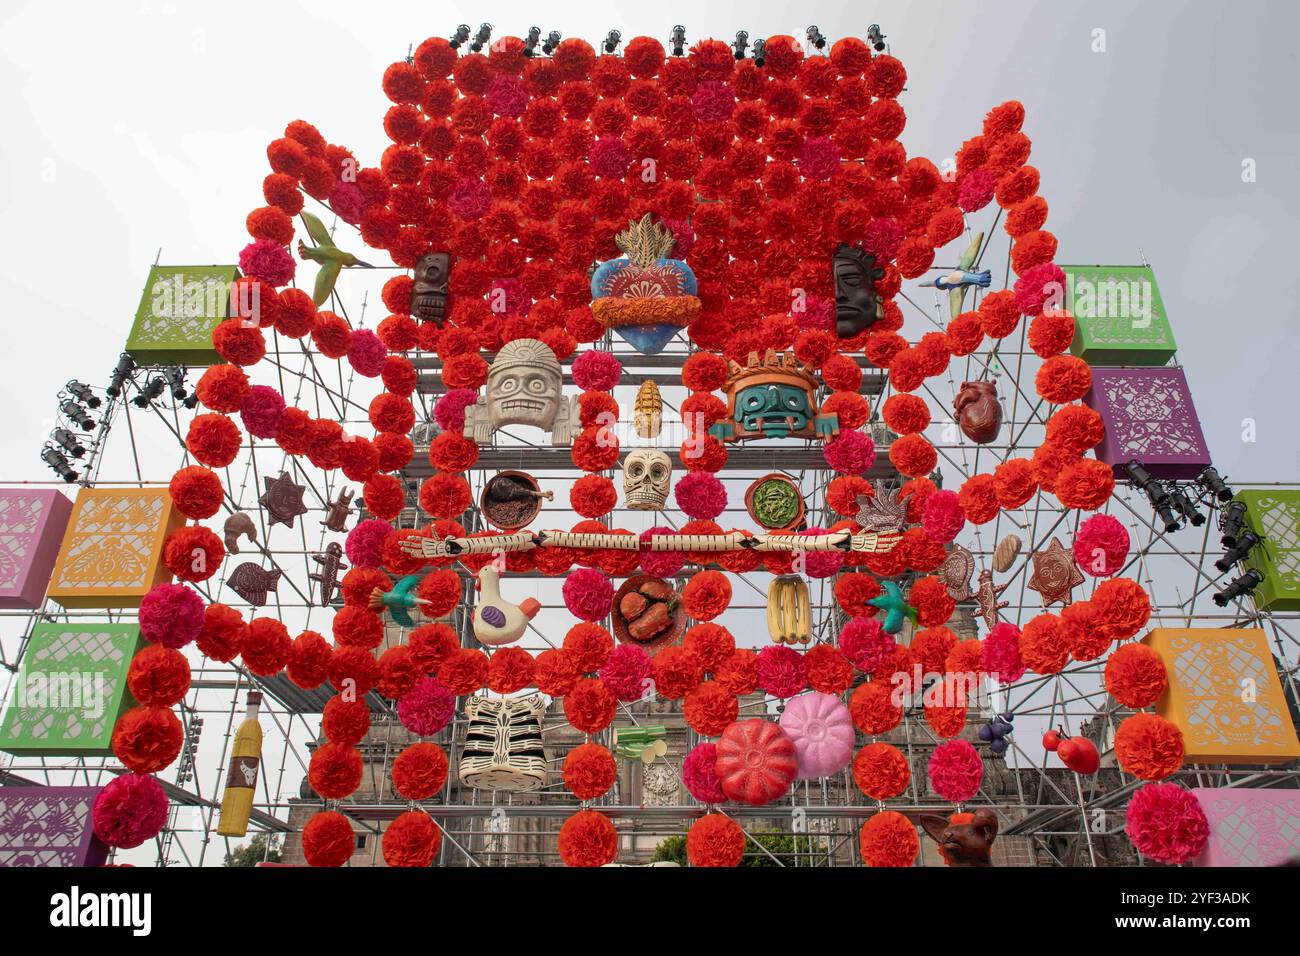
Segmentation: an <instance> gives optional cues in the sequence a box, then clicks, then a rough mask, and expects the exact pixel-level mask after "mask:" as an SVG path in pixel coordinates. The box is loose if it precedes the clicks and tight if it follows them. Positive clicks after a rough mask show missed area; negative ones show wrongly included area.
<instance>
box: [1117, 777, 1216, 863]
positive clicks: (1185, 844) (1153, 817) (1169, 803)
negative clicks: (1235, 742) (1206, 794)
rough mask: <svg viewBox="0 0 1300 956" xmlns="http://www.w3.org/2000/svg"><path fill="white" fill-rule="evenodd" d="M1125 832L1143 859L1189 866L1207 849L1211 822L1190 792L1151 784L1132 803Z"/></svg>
mask: <svg viewBox="0 0 1300 956" xmlns="http://www.w3.org/2000/svg"><path fill="white" fill-rule="evenodd" d="M1124 832H1125V833H1127V834H1128V838H1129V839H1130V840H1132V841H1133V846H1134V847H1136V848H1137V850H1138V852H1139V853H1141V854H1142V855H1143V856H1148V857H1150V858H1151V859H1153V860H1157V861H1159V862H1160V863H1186V862H1187V861H1188V860H1191V859H1192V858H1193V857H1196V856H1198V855H1199V854H1200V852H1201V851H1202V850H1203V849H1205V844H1206V841H1208V840H1209V838H1210V822H1209V820H1208V819H1206V816H1205V811H1204V810H1203V809H1201V804H1200V802H1199V801H1197V799H1196V797H1194V796H1193V795H1192V794H1191V793H1190V792H1189V791H1188V790H1185V789H1184V788H1182V787H1180V786H1178V784H1176V783H1148V784H1146V785H1145V786H1143V787H1139V788H1138V789H1137V790H1136V791H1134V793H1133V799H1132V800H1130V801H1129V805H1128V812H1127V813H1126V814H1125V816H1124Z"/></svg>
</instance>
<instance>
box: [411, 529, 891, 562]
mask: <svg viewBox="0 0 1300 956" xmlns="http://www.w3.org/2000/svg"><path fill="white" fill-rule="evenodd" d="M901 540H902V536H901V535H899V534H898V533H897V532H892V531H887V532H876V531H858V532H851V531H832V532H830V533H828V534H812V535H794V534H753V535H747V534H745V533H744V532H742V531H731V532H728V533H726V534H656V535H651V536H650V539H649V541H648V542H644V541H642V540H641V537H640V536H639V535H635V534H612V533H611V534H601V533H598V532H592V533H581V532H573V531H539V532H537V533H536V534H534V533H531V532H527V531H518V532H515V533H514V534H501V535H487V536H484V537H479V538H459V537H446V538H439V537H437V536H430V537H424V536H416V535H412V536H410V537H408V538H406V539H405V540H403V541H402V543H401V547H402V550H404V551H405V552H406V553H407V554H410V555H412V556H413V557H417V558H429V559H433V558H456V557H460V556H461V555H469V554H502V553H511V552H516V551H531V550H532V549H533V548H582V549H608V550H615V551H640V550H641V549H642V547H643V546H644V545H645V544H647V543H648V544H649V550H651V551H703V552H706V553H714V554H721V553H725V552H729V551H788V552H795V551H803V552H810V551H852V552H857V553H865V554H883V553H885V552H887V551H892V550H893V549H894V548H895V547H896V546H897V545H898V542H899V541H901Z"/></svg>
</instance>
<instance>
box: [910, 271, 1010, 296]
mask: <svg viewBox="0 0 1300 956" xmlns="http://www.w3.org/2000/svg"><path fill="white" fill-rule="evenodd" d="M992 281H993V274H992V273H991V272H990V271H989V270H988V269H983V270H981V271H979V272H970V271H968V270H966V269H957V270H956V271H954V272H949V273H946V274H944V275H941V276H939V277H938V278H935V279H931V280H930V281H929V282H922V283H921V285H922V286H926V287H932V288H935V289H942V290H943V291H944V292H951V291H952V290H953V289H960V288H969V287H970V286H979V287H980V288H981V289H987V288H988V287H989V283H990V282H992Z"/></svg>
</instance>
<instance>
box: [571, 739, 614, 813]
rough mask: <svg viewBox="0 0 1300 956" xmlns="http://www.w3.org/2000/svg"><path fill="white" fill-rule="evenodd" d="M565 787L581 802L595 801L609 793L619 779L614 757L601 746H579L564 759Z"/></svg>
mask: <svg viewBox="0 0 1300 956" xmlns="http://www.w3.org/2000/svg"><path fill="white" fill-rule="evenodd" d="M563 776H564V785H565V786H566V787H568V789H569V792H570V793H572V794H573V795H574V796H575V797H577V798H578V799H579V800H594V799H596V798H597V797H599V796H603V795H604V794H606V793H608V792H609V788H610V787H612V786H614V781H615V779H616V778H617V777H618V764H617V763H616V762H615V761H614V755H613V754H611V753H610V752H609V750H607V749H606V748H605V747H602V746H601V745H600V744H579V745H578V746H577V747H574V748H573V749H572V750H570V751H569V754H568V756H566V757H565V758H564V772H563Z"/></svg>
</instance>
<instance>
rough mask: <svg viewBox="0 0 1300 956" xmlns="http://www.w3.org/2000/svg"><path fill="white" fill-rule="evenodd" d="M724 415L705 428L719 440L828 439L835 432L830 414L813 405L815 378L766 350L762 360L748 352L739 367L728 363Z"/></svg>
mask: <svg viewBox="0 0 1300 956" xmlns="http://www.w3.org/2000/svg"><path fill="white" fill-rule="evenodd" d="M729 364H730V369H731V374H730V375H729V376H728V378H727V381H726V383H725V384H724V386H723V387H724V388H725V389H726V392H727V417H726V418H725V419H723V420H722V421H719V422H716V423H715V424H714V425H712V426H711V427H710V428H709V434H710V435H712V436H713V437H714V438H717V439H719V440H720V441H724V442H740V441H749V440H750V439H754V438H817V439H820V440H821V441H829V440H830V439H832V438H834V437H835V436H836V435H838V434H839V432H840V424H839V418H838V416H836V414H835V413H834V412H828V413H826V414H822V413H821V410H820V407H819V406H818V403H817V388H818V385H819V382H818V381H817V376H816V375H814V374H813V373H812V371H811V370H809V369H808V368H807V367H805V366H804V365H802V364H800V362H799V361H798V360H797V359H796V358H795V357H794V355H793V354H791V353H789V352H777V351H776V350H775V349H768V350H767V352H766V353H764V355H763V357H762V359H761V360H760V359H759V356H758V353H757V352H750V353H749V358H748V360H747V362H746V363H745V364H744V365H740V364H739V363H737V362H731V363H729Z"/></svg>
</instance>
